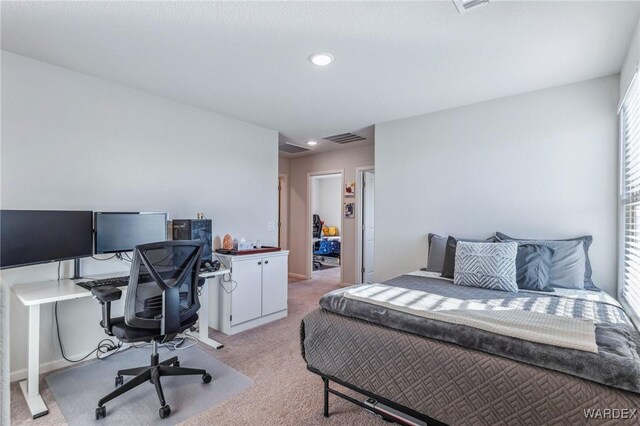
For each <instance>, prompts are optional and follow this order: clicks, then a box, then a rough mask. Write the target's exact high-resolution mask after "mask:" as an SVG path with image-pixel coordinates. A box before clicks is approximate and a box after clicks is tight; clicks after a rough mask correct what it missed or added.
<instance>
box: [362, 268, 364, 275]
mask: <svg viewBox="0 0 640 426" xmlns="http://www.w3.org/2000/svg"><path fill="white" fill-rule="evenodd" d="M362 273H363V274H364V266H363V267H362Z"/></svg>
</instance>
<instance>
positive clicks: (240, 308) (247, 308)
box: [231, 258, 262, 325]
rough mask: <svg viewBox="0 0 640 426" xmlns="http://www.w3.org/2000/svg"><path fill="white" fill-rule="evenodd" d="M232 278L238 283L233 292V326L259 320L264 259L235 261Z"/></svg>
mask: <svg viewBox="0 0 640 426" xmlns="http://www.w3.org/2000/svg"><path fill="white" fill-rule="evenodd" d="M231 277H232V278H233V281H235V282H236V283H237V284H236V286H235V287H232V289H233V290H232V292H231V324H232V325H236V324H240V323H243V322H245V321H249V320H252V319H255V318H259V317H260V316H261V314H262V259H255V258H254V259H246V260H235V259H234V260H233V272H232V274H231ZM232 284H234V283H232Z"/></svg>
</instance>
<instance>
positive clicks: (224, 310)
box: [210, 250, 289, 334]
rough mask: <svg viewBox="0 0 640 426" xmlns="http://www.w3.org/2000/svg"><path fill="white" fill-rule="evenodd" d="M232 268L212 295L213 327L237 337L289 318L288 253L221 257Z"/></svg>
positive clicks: (283, 251)
mask: <svg viewBox="0 0 640 426" xmlns="http://www.w3.org/2000/svg"><path fill="white" fill-rule="evenodd" d="M218 256H219V257H220V259H221V260H222V261H223V262H224V263H225V264H226V265H227V266H228V267H229V268H230V269H231V276H230V278H229V276H226V277H223V278H221V279H220V282H219V285H218V290H217V291H214V292H213V293H216V294H214V295H211V297H212V300H211V302H212V303H211V305H212V312H210V315H211V317H214V318H216V319H217V321H215V320H214V321H212V325H213V326H214V327H215V328H217V329H218V330H220V331H222V332H223V333H226V334H235V333H238V332H240V331H244V330H248V329H250V328H253V327H257V326H259V325H262V324H266V323H268V322H271V321H275V320H277V319H280V318H284V317H286V316H287V286H288V256H289V252H288V251H287V250H282V251H278V252H272V253H262V254H256V255H243V256H227V255H224V256H223V255H218Z"/></svg>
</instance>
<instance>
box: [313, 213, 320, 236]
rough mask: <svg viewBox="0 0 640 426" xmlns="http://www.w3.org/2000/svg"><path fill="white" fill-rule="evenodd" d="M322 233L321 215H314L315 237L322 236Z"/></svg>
mask: <svg viewBox="0 0 640 426" xmlns="http://www.w3.org/2000/svg"><path fill="white" fill-rule="evenodd" d="M321 235H322V221H321V220H320V215H317V214H314V215H313V238H320V236H321Z"/></svg>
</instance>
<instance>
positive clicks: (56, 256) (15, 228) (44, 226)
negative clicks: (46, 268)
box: [0, 210, 93, 269]
mask: <svg viewBox="0 0 640 426" xmlns="http://www.w3.org/2000/svg"><path fill="white" fill-rule="evenodd" d="M92 216H93V212H91V211H71V210H0V269H5V268H13V267H17V266H27V265H34V264H38V263H47V262H55V261H60V260H68V259H76V258H81V257H87V256H91V255H93V235H92Z"/></svg>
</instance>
